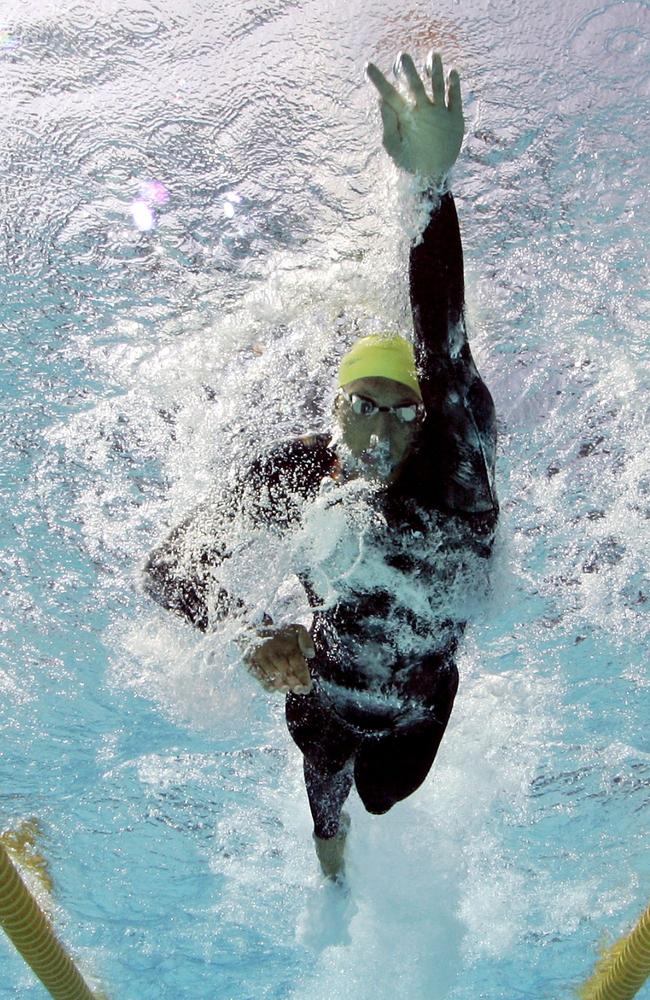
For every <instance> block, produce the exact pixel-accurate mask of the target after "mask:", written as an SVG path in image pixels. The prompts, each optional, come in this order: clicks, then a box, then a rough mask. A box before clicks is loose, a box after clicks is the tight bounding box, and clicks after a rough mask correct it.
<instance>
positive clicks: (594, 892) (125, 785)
mask: <svg viewBox="0 0 650 1000" xmlns="http://www.w3.org/2000/svg"><path fill="white" fill-rule="evenodd" d="M431 46H435V47H437V48H440V49H441V50H442V51H443V53H444V54H445V56H446V60H447V61H448V63H449V64H450V65H452V64H453V65H456V66H457V68H458V69H459V71H460V73H461V77H462V79H463V81H464V88H465V95H466V115H467V122H468V129H467V133H468V134H467V138H466V142H465V146H464V150H463V153H462V155H461V161H460V162H459V165H458V167H457V170H456V174H455V183H454V191H455V193H456V197H457V204H458V209H459V214H460V217H461V224H462V229H463V237H464V243H465V253H466V275H467V297H468V310H469V318H470V324H471V334H472V342H473V344H474V345H475V354H476V356H477V360H478V362H479V365H480V367H481V370H482V372H483V374H484V376H485V378H486V381H487V382H488V384H489V385H490V387H491V389H492V391H493V395H494V397H495V401H496V404H497V409H498V412H499V415H500V420H501V449H500V466H499V482H500V495H501V499H502V506H503V523H502V527H501V535H500V539H499V549H498V555H497V565H496V571H495V594H494V599H493V602H492V606H491V607H490V608H489V609H488V611H487V613H485V614H484V615H483V616H481V619H480V620H479V621H478V622H477V623H476V625H475V627H474V628H473V629H472V631H471V632H470V634H469V635H468V639H467V643H466V646H465V650H464V652H463V655H462V657H461V660H460V664H459V666H460V669H461V690H460V694H459V697H458V700H457V703H456V709H455V712H454V716H453V718H452V721H451V723H450V727H449V731H448V734H447V736H446V739H445V743H444V745H443V747H442V749H441V752H440V756H439V760H438V762H437V763H436V766H435V769H434V772H433V775H432V778H431V779H430V780H429V781H428V783H427V784H426V786H425V787H424V788H423V789H421V790H420V791H419V792H418V793H417V794H416V795H415V796H413V797H412V798H411V799H409V800H408V801H407V802H405V803H403V804H401V805H399V806H397V807H396V808H395V809H394V810H393V811H392V812H391V813H390V814H389V815H388V816H386V817H382V818H376V817H370V816H367V815H365V814H364V813H363V811H362V810H361V808H360V806H359V804H358V802H356V801H355V800H353V801H352V803H351V812H352V819H353V832H352V834H351V839H350V881H351V890H352V895H351V901H350V902H349V904H347V905H346V906H340V905H337V904H336V903H334V902H333V901H332V900H331V899H329V898H328V896H327V892H326V891H325V890H324V889H323V887H322V885H321V884H320V881H319V879H318V875H317V871H316V868H315V861H314V858H313V854H312V847H311V842H310V823H309V817H308V811H307V806H306V802H305V799H304V792H303V790H302V787H301V776H300V761H299V759H298V754H297V751H296V750H295V748H294V747H293V745H292V744H291V743H290V740H289V738H288V736H287V734H286V732H285V730H284V727H283V722H282V706H281V703H280V702H278V701H275V700H273V699H267V697H266V696H265V695H263V694H260V693H259V692H257V691H256V690H255V688H254V686H253V684H252V682H249V681H248V680H247V679H246V678H243V677H242V676H241V673H240V672H239V671H238V666H237V662H236V657H235V655H234V652H233V649H232V646H231V644H230V643H229V638H230V637H229V635H228V634H227V632H224V633H223V634H220V635H217V636H216V637H209V638H204V637H201V636H198V637H197V636H196V635H194V634H193V633H192V631H191V630H189V629H186V628H185V627H184V626H182V625H181V624H180V623H177V622H175V621H173V620H169V619H168V618H167V617H166V616H165V615H164V614H163V613H161V612H159V611H158V610H157V609H156V608H154V607H152V606H150V605H149V604H148V602H147V601H146V600H145V599H144V598H142V597H141V596H140V594H139V591H138V569H139V566H140V565H141V563H142V560H143V557H144V555H145V554H146V552H147V551H148V550H149V548H150V547H151V545H152V544H153V542H154V541H155V540H157V539H158V538H159V537H160V536H161V534H162V533H163V531H164V529H165V525H167V524H171V523H173V522H174V521H175V520H177V519H178V518H179V517H180V516H181V515H182V513H183V512H184V511H186V510H187V509H188V508H189V507H190V506H191V505H192V503H193V502H194V501H195V500H196V499H197V498H198V497H199V496H201V495H202V494H203V492H204V491H205V490H206V489H207V487H208V485H209V484H210V483H211V482H212V480H213V478H214V477H217V478H218V477H219V475H221V474H222V473H223V469H224V465H225V464H227V463H228V462H230V461H231V460H232V459H233V458H234V457H235V456H237V455H240V454H243V453H246V452H247V451H248V450H249V449H250V448H251V447H252V446H253V445H254V443H255V442H256V441H264V442H267V441H271V440H274V439H275V438H277V437H278V436H282V435H285V434H291V433H294V432H295V431H297V430H299V429H302V428H304V427H305V426H315V425H316V424H318V422H319V421H320V420H322V419H323V416H324V414H325V412H326V409H327V404H328V400H329V398H330V395H329V394H330V392H331V390H330V373H331V370H332V363H333V359H334V358H335V357H336V356H337V354H338V353H339V352H340V345H341V343H342V342H343V341H344V340H345V338H346V337H347V336H349V334H350V333H351V331H352V330H353V329H354V327H355V322H356V323H357V324H358V328H359V329H361V330H365V329H371V328H372V327H373V325H376V323H377V322H379V321H380V320H381V322H382V325H390V324H395V325H399V324H403V323H405V322H406V317H407V299H406V289H405V272H404V268H405V259H406V258H405V253H406V247H407V244H408V236H409V220H408V218H407V216H408V212H407V210H406V207H405V206H406V205H407V202H408V194H407V192H405V191H404V190H403V188H402V186H401V185H400V183H399V182H397V181H396V179H395V177H394V175H393V174H392V173H391V168H390V167H389V165H388V163H387V162H386V159H385V157H384V155H383V153H382V152H381V148H380V144H379V129H378V122H377V113H376V108H375V103H374V99H373V97H372V95H371V94H370V92H369V87H368V85H366V84H365V83H364V80H363V73H362V68H363V64H364V62H365V60H366V59H367V58H373V60H374V61H375V62H377V63H378V64H379V65H380V66H383V67H385V68H388V66H390V64H391V62H392V60H393V58H394V55H395V53H396V52H397V51H398V50H399V49H400V48H406V49H409V50H411V51H412V52H414V53H417V55H418V56H419V58H420V59H423V58H424V55H425V53H426V51H427V50H428V49H429V48H430V47H431ZM649 47H650V5H648V4H647V3H641V2H621V3H609V4H604V5H600V6H594V5H593V4H592V3H587V2H584V3H582V2H581V3H578V4H575V5H571V6H570V5H568V4H560V3H557V2H553V3H550V4H549V3H546V4H542V3H539V2H536V0H535V2H520V3H517V4H511V3H507V2H505V0H503V2H501V0H482V2H481V3H478V4H469V3H468V2H465V0H460V2H452V0H448V2H443V3H442V4H439V5H437V6H436V10H435V14H432V12H431V8H430V6H429V5H428V4H425V3H422V2H419V0H416V2H414V3H412V4H411V5H409V6H408V7H407V8H405V9H400V10H399V11H398V10H397V8H395V5H393V4H388V3H365V4H363V5H362V4H360V3H357V4H350V3H347V4H342V3H340V4H333V3H331V2H327V3H326V2H320V0H316V2H313V3H309V4H308V3H306V2H303V3H289V2H287V3H283V2H281V0H280V2H277V3H273V4H270V3H268V4H263V3H259V2H252V3H249V4H247V5H245V6H238V7H231V6H227V5H225V4H222V5H221V6H220V7H219V6H217V5H215V4H212V5H209V6H208V5H200V4H194V5H189V4H188V5H186V6H183V5H182V4H171V3H168V2H162V3H158V4H153V3H151V0H146V3H145V2H144V0H143V3H142V4H141V5H140V4H138V5H136V4H134V3H129V4H124V3H117V2H115V3H109V2H100V3H99V4H95V5H91V4H90V3H85V2H83V3H68V2H59V3H53V2H52V3H48V2H39V3H38V4H36V3H33V2H32V3H27V2H22V3H20V2H18V0H9V2H8V3H6V4H4V5H3V8H2V12H1V14H0V83H1V89H2V94H3V129H2V133H1V137H0V190H1V195H2V196H1V197H0V212H1V216H0V218H1V220H2V234H3V236H2V240H1V241H0V283H1V296H0V329H1V331H2V341H1V343H2V353H3V365H2V383H1V385H2V402H1V407H2V409H1V414H2V451H1V456H2V457H1V469H2V483H3V501H4V503H3V517H2V529H1V530H2V546H1V555H0V574H1V581H2V584H1V590H2V611H1V618H0V622H1V625H0V628H1V630H2V639H3V642H2V662H1V663H0V698H1V701H0V711H1V716H0V719H1V724H2V744H1V746H0V768H1V770H0V778H1V782H0V795H1V798H0V826H2V827H5V826H9V825H11V824H13V823H16V822H17V821H19V820H21V819H24V818H27V817H31V816H36V817H38V818H39V820H40V822H41V824H42V827H43V831H44V834H43V848H44V851H45V853H46V854H47V856H48V858H49V859H50V863H51V867H52V871H53V875H54V879H55V883H56V892H55V906H54V917H55V921H56V925H57V928H58V930H59V933H60V935H61V937H62V938H63V939H64V940H65V941H66V943H67V944H68V945H69V947H70V948H71V949H72V950H73V951H74V953H75V955H77V956H78V957H79V958H80V960H81V962H82V965H83V967H84V968H85V969H86V970H88V972H89V973H92V974H93V975H96V976H97V977H98V978H99V979H101V981H102V982H104V983H105V984H106V987H107V989H108V992H109V995H110V996H111V997H115V998H118V997H119V998H124V1000H147V998H149V997H151V998H154V997H155V998H161V997H170V998H171V997H173V998H175V1000H179V998H184V997H187V998H188V1000H189V998H202V997H206V998H213V997H214V998H228V1000H240V998H247V1000H248V998H251V1000H253V998H254V1000H258V998H278V1000H280V998H283V1000H284V998H286V1000H303V998H308V997H309V998H310V1000H311V998H316V1000H318V998H320V997H322V998H328V1000H331V998H337V1000H339V998H341V1000H345V998H348V997H352V996H354V997H355V998H370V997H372V998H373V1000H377V998H383V997H386V998H389V997H390V998H394V997H398V998H404V1000H420V998H422V1000H424V998H427V1000H477V998H484V1000H500V998H503V1000H514V998H526V1000H541V998H548V1000H551V998H553V1000H556V998H558V997H563V996H567V997H568V996H570V989H571V986H572V985H573V984H575V983H577V982H579V981H580V980H581V979H583V978H585V977H586V975H587V974H588V972H589V970H590V969H591V967H592V964H593V960H594V957H595V954H596V951H597V946H598V944H599V942H600V941H601V940H602V938H603V936H604V935H607V934H609V935H611V936H612V937H614V936H616V935H618V934H621V933H623V932H624V931H625V930H626V929H627V928H629V926H630V925H631V924H632V922H633V921H634V919H635V918H636V916H637V915H638V914H639V913H640V911H641V910H642V909H643V908H644V906H645V905H646V904H647V901H648V884H649V882H650V879H649V878H648V876H649V874H650V871H649V867H648V855H647V850H644V848H645V846H646V845H645V839H646V832H647V828H648V800H649V798H650V794H649V780H650V756H649V754H650V745H649V742H648V725H647V721H648V717H649V708H650V697H649V689H648V677H647V660H648V630H647V614H648V607H649V603H648V596H649V589H648V587H649V582H648V576H647V555H648V527H647V526H648V509H649V508H648V496H649V493H650V479H649V474H648V468H649V466H648V445H647V425H648V420H647V400H648V365H647V338H646V321H647V318H648V295H647V239H646V233H647V231H648V221H649V220H648V208H647V197H646V190H647V184H648V175H647V160H648V125H647V99H648V93H649V89H650V60H649V58H648V50H649ZM255 572H256V571H255V567H254V566H253V567H252V568H251V576H252V577H254V576H255ZM0 958H1V961H2V968H3V974H2V977H0V997H2V998H5V997H6V998H10V997H12V998H13V997H34V998H36V997H40V996H43V995H44V994H43V990H42V988H41V987H40V985H36V984H35V983H34V981H33V977H31V974H30V973H29V972H28V971H27V970H26V968H25V967H24V966H23V964H22V962H21V960H20V959H19V958H18V956H17V955H16V954H15V952H14V951H13V950H12V948H11V947H10V945H9V943H8V942H7V941H6V940H4V939H2V940H0ZM645 990H646V993H647V990H648V988H647V987H646V988H645Z"/></svg>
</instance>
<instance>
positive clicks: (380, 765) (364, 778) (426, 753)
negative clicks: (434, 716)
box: [354, 724, 445, 816]
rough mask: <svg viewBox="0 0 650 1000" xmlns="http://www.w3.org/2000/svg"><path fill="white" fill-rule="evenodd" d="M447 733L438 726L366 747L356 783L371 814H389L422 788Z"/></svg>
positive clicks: (359, 757) (372, 742)
mask: <svg viewBox="0 0 650 1000" xmlns="http://www.w3.org/2000/svg"><path fill="white" fill-rule="evenodd" d="M444 731H445V727H444V726H440V725H437V724H436V725H430V726H428V727H427V728H426V729H424V728H423V727H418V729H417V730H416V731H413V732H409V731H406V732H403V733H400V734H396V735H394V736H385V737H383V738H382V739H374V740H368V741H367V742H366V743H364V745H363V746H362V747H361V749H360V750H359V752H358V754H357V756H356V759H355V762H354V782H355V785H356V787H357V791H358V793H359V797H360V799H361V801H362V802H363V804H364V806H365V807H366V809H367V810H368V812H369V813H375V814H376V815H378V816H379V815H382V814H383V813H386V812H388V810H389V809H391V808H392V806H394V805H395V803H396V802H401V800H402V799H406V798H408V796H409V795H412V794H413V792H414V791H415V790H416V789H417V788H419V787H420V785H421V784H422V782H423V781H424V779H425V778H426V776H427V774H428V773H429V771H430V770H431V765H432V764H433V761H434V760H435V756H436V754H437V752H438V747H439V746H440V742H441V740H442V736H443V733H444Z"/></svg>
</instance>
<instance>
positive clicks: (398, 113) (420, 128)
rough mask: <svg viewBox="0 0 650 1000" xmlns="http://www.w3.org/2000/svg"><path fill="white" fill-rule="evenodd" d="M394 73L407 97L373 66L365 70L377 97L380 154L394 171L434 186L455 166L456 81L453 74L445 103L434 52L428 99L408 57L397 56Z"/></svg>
mask: <svg viewBox="0 0 650 1000" xmlns="http://www.w3.org/2000/svg"><path fill="white" fill-rule="evenodd" d="M395 68H396V72H397V73H398V74H399V76H401V77H403V79H404V82H405V84H406V90H407V96H404V95H403V94H402V93H400V91H399V90H397V89H396V88H395V87H393V85H392V84H391V83H389V82H388V80H387V79H386V77H385V76H384V74H383V73H382V72H381V70H380V69H378V68H377V67H376V66H375V65H374V63H368V65H367V66H366V74H367V76H368V79H369V80H370V82H371V83H372V84H374V86H375V87H376V88H377V90H378V91H379V94H380V97H381V100H380V104H379V109H380V111H381V117H382V120H383V123H384V138H383V144H384V149H385V150H386V152H387V153H388V154H389V156H390V157H391V159H392V160H393V162H394V163H395V164H397V166H398V167H401V168H402V169H403V170H406V171H408V173H410V174H417V175H418V176H419V177H420V178H422V179H423V180H424V181H426V183H427V184H434V185H439V184H440V183H441V182H442V181H443V180H444V178H445V177H446V175H447V174H448V172H449V171H450V170H451V168H452V167H453V165H454V163H455V162H456V159H457V157H458V153H459V152H460V147H461V145H462V142H463V134H464V131H465V123H464V120H463V105H462V99H461V94H460V78H459V76H458V73H457V72H456V70H454V69H452V70H451V72H450V74H449V80H448V92H447V102H446V103H445V78H444V73H443V68H442V59H441V57H440V55H439V54H438V53H433V52H432V53H430V55H429V58H428V59H427V67H426V71H427V75H428V76H429V77H430V79H431V90H432V99H431V100H430V99H429V97H428V96H427V92H426V90H425V88H424V84H423V83H422V80H421V79H420V76H419V74H418V71H417V70H416V68H415V64H414V62H413V60H412V59H411V57H410V56H409V55H406V53H402V54H401V55H400V56H398V59H397V62H396V64H395Z"/></svg>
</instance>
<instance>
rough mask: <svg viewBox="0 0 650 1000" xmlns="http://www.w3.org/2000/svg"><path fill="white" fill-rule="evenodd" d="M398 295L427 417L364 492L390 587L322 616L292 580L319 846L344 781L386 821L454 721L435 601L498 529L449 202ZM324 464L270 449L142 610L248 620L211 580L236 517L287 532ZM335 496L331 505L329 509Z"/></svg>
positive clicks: (313, 596)
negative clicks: (304, 625)
mask: <svg viewBox="0 0 650 1000" xmlns="http://www.w3.org/2000/svg"><path fill="white" fill-rule="evenodd" d="M409 289H410V297H411V308H412V315H413V326H414V333H415V353H416V359H417V365H418V378H419V384H420V389H421V392H422V399H423V402H424V406H425V408H426V416H425V418H424V421H423V424H422V426H421V428H420V430H419V432H418V436H417V442H416V445H415V447H414V449H413V450H412V451H411V452H410V454H409V456H408V458H407V459H406V463H405V465H404V467H403V468H402V470H401V472H400V475H399V478H398V479H397V481H396V482H395V483H392V484H390V485H386V486H382V487H380V488H377V489H375V490H374V491H372V493H371V501H370V507H371V510H372V511H373V513H374V515H375V516H374V517H373V518H372V523H371V524H370V525H369V526H368V527H367V530H366V531H365V537H364V544H365V545H366V547H367V548H368V551H370V552H372V558H373V560H374V562H373V563H372V564H369V565H374V566H375V567H376V566H377V560H379V565H380V566H382V567H383V568H384V569H385V573H384V572H382V573H381V574H380V577H381V579H383V580H385V579H393V580H395V581H396V584H397V585H396V586H394V587H391V588H386V587H383V586H382V584H381V582H379V579H378V577H376V576H375V575H373V573H372V572H370V571H369V572H368V573H367V574H366V576H365V577H364V574H363V572H362V573H361V574H359V573H356V575H355V576H354V579H353V580H352V581H348V582H347V583H344V584H341V587H340V591H339V593H338V594H337V597H336V600H335V601H331V600H330V601H329V602H327V603H325V604H324V603H323V599H322V594H320V593H319V588H318V583H317V580H316V578H315V576H314V574H312V573H310V571H309V569H308V568H307V569H305V568H304V567H303V568H302V569H298V571H297V572H298V575H299V576H300V579H301V582H302V584H303V586H304V588H305V591H306V593H307V596H308V599H309V602H310V605H311V607H312V609H313V624H312V628H311V634H312V638H313V642H314V645H315V649H316V656H315V658H314V659H313V660H311V661H310V664H309V667H310V673H311V676H312V681H313V686H312V690H311V691H310V693H309V694H307V695H297V694H289V695H287V699H286V718H287V724H288V728H289V732H290V733H291V736H292V738H293V740H294V741H295V742H296V744H297V745H298V746H299V747H300V749H301V751H302V753H303V755H304V770H305V782H306V787H307V793H308V797H309V803H310V808H311V812H312V816H313V819H314V830H315V833H316V835H317V836H319V837H322V838H329V837H332V836H334V835H335V834H336V832H337V830H338V823H339V817H340V812H341V806H342V804H343V802H344V801H345V799H346V797H347V795H348V793H349V791H350V788H351V785H352V782H353V781H354V783H355V785H356V788H357V791H358V793H359V795H360V797H361V799H362V801H363V803H364V805H365V807H366V808H367V809H368V811H370V812H374V813H383V812H386V811H387V810H388V809H390V807H391V806H392V805H394V803H395V802H397V801H400V800H401V799H404V798H406V797H407V796H408V795H410V794H411V793H412V792H413V791H415V789H416V788H417V787H418V786H419V785H420V784H421V783H422V781H423V780H424V778H425V777H426V775H427V773H428V771H429V769H430V767H431V765H432V763H433V760H434V758H435V755H436V752H437V750H438V747H439V745H440V741H441V739H442V736H443V734H444V731H445V727H446V725H447V722H448V719H449V716H450V714H451V710H452V706H453V702H454V697H455V694H456V689H457V686H458V673H457V669H456V665H455V653H456V649H457V646H458V642H459V640H460V638H461V636H462V634H463V631H464V629H465V625H466V620H465V619H464V617H463V613H462V612H456V613H455V612H454V610H453V608H452V609H451V610H450V609H449V608H446V610H445V611H444V614H441V613H440V610H439V609H440V606H441V605H440V602H438V603H437V602H436V597H435V595H438V596H439V595H440V594H441V593H443V594H444V591H445V588H446V587H448V585H449V581H450V580H451V578H452V577H453V575H454V572H456V571H457V570H459V568H460V569H463V568H464V569H467V567H468V566H473V567H474V568H475V569H476V567H481V566H482V567H483V568H485V567H486V566H487V560H488V558H489V555H490V551H491V547H492V540H493V536H494V530H495V526H496V522H497V517H498V504H497V499H496V493H495V487H494V460H495V448H496V419H495V412H494V405H493V402H492V398H491V396H490V393H489V391H488V389H487V388H486V386H485V385H484V383H483V382H482V380H481V378H480V376H479V374H478V372H477V370H476V367H475V365H474V362H473V359H472V356H471V353H470V348H469V344H468V341H467V335H466V331H465V319H464V280H463V255H462V246H461V240H460V232H459V227H458V219H457V215H456V209H455V205H454V200H453V197H452V195H451V193H450V192H447V193H445V194H443V195H442V196H441V197H439V198H437V199H436V201H435V202H434V205H433V208H432V211H431V214H430V217H429V221H428V224H427V226H426V229H425V231H424V233H423V236H422V239H421V241H420V242H418V243H416V244H415V245H413V247H412V248H411V252H410V261H409ZM336 449H337V445H336V440H335V439H333V438H332V436H331V435H329V434H316V435H310V436H307V437H303V438H298V439H295V440H292V441H288V442H283V443H281V444H279V445H276V446H274V447H272V448H271V449H269V450H267V451H266V452H264V453H263V454H261V455H259V456H258V457H257V458H256V459H255V460H254V461H253V462H252V463H251V464H250V465H249V466H248V467H247V468H244V469H242V470H240V471H239V473H238V474H237V476H236V481H235V482H234V483H233V485H232V486H231V488H230V489H229V490H227V491H225V492H224V493H222V494H221V495H220V496H219V497H218V498H216V499H214V500H212V499H210V500H209V501H207V502H206V503H205V504H203V505H202V506H201V507H200V508H199V509H198V510H197V511H195V512H194V513H193V514H192V515H191V516H190V517H189V518H188V519H187V520H186V521H185V522H184V523H183V524H181V525H180V526H179V527H178V528H176V529H175V530H174V531H173V532H172V534H171V535H170V536H169V538H168V539H167V540H166V541H165V542H164V543H163V544H162V545H161V546H160V547H159V548H157V549H156V550H154V552H153V553H152V554H151V556H150V557H149V560H148V562H147V565H146V572H145V580H146V584H145V585H146V588H147V590H148V592H149V593H150V594H151V596H152V597H153V598H154V599H155V600H157V601H158V602H159V603H160V604H162V605H163V606H164V607H166V608H169V609H172V610H174V611H176V612H177V613H180V614H181V615H183V616H184V617H185V618H187V619H188V620H189V621H191V622H192V623H193V624H194V625H196V626H197V627H199V628H201V629H203V630H208V629H209V628H210V627H211V625H212V623H213V622H215V621H218V620H220V619H222V618H223V617H224V616H225V615H227V614H244V615H245V609H244V608H243V605H242V602H241V601H239V600H238V598H237V595H233V594H228V593H227V592H226V591H225V590H223V589H219V587H218V586H215V584H214V579H213V577H212V570H213V569H214V567H215V566H218V565H219V563H220V562H222V561H223V560H224V559H226V558H227V557H228V555H229V551H228V544H227V537H228V530H227V529H228V525H229V524H231V523H232V521H233V519H235V518H242V517H243V518H244V519H246V520H247V521H248V522H249V523H250V524H251V525H254V526H259V525H265V526H268V527H270V528H271V529H273V530H278V531H282V532H288V531H290V530H292V529H295V528H296V526H298V525H300V523H301V520H302V519H303V516H304V513H305V510H306V509H307V508H308V506H309V504H310V502H313V501H314V500H315V498H317V497H318V496H319V495H321V494H322V488H323V484H324V483H327V484H328V485H329V486H330V487H331V486H332V477H336V474H337V469H338V468H339V456H338V455H337V450H336ZM336 493H337V487H334V488H333V489H331V490H330V492H329V496H330V497H331V498H332V499H331V502H332V503H336V502H337V500H336ZM339 502H341V501H339ZM197 539H198V541H197ZM449 566H452V569H451V570H450V569H449ZM479 572H480V569H479ZM400 580H402V581H405V582H407V583H408V587H407V591H408V590H409V589H410V593H411V594H412V593H414V591H413V588H414V587H415V588H417V593H418V595H421V598H422V599H421V600H420V599H418V601H417V602H415V606H414V602H413V601H405V598H404V596H403V594H404V593H405V592H406V591H403V592H402V593H400V590H401V588H400V586H399V582H400ZM430 597H431V600H429V598H430ZM427 602H428V603H427ZM442 603H443V604H444V601H443V602H442ZM427 607H429V608H430V610H429V611H427ZM436 608H437V609H438V611H436Z"/></svg>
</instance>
